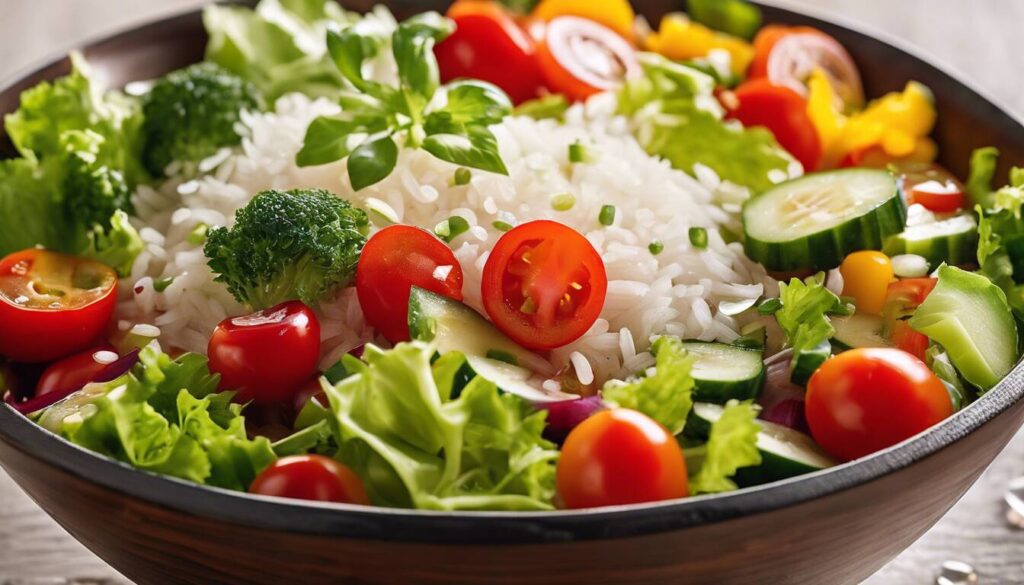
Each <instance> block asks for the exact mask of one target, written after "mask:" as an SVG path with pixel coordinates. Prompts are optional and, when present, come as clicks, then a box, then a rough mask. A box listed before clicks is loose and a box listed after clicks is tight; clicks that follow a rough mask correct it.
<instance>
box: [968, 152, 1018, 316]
mask: <svg viewBox="0 0 1024 585" xmlns="http://www.w3.org/2000/svg"><path fill="white" fill-rule="evenodd" d="M997 155H998V152H997V151H996V149H994V148H991V147H989V148H981V149H978V150H976V151H975V152H974V155H973V156H972V158H971V178H972V179H971V181H969V184H970V183H973V184H974V185H973V187H971V188H972V189H974V192H973V193H972V195H971V197H972V199H974V200H975V201H984V202H985V204H984V205H982V204H978V205H976V206H975V211H976V212H977V214H978V265H979V266H980V267H981V270H980V271H981V273H982V274H984V275H985V276H987V277H988V278H989V280H991V281H992V282H993V283H995V284H996V285H997V286H999V288H1001V289H1002V290H1003V292H1004V293H1005V294H1006V299H1007V302H1008V303H1009V305H1010V308H1011V309H1013V312H1014V314H1015V315H1016V316H1017V318H1018V319H1024V218H1022V215H1021V208H1022V206H1024V169H1020V168H1013V169H1011V170H1010V184H1009V185H1006V186H1005V187H1002V188H1001V189H998V190H996V191H993V190H992V187H991V181H992V175H993V174H994V172H995V167H996V162H997V161H996V156H997Z"/></svg>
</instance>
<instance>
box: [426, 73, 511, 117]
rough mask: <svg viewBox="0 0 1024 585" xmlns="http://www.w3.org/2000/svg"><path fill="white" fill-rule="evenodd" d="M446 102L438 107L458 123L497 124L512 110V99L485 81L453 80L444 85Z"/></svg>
mask: <svg viewBox="0 0 1024 585" xmlns="http://www.w3.org/2000/svg"><path fill="white" fill-rule="evenodd" d="M445 89H446V90H447V92H448V103H447V104H445V106H444V107H443V108H441V109H440V111H441V112H445V113H447V114H448V115H449V116H450V117H451V120H452V121H453V122H455V123H459V124H468V123H477V124H486V125H490V124H497V123H498V122H500V121H501V120H502V118H504V117H505V116H507V115H509V114H510V113H511V112H512V101H511V100H510V99H509V98H508V95H506V94H505V92H503V91H502V90H501V89H499V88H498V87H497V86H496V85H493V84H490V83H487V82H486V81H477V80H472V79H470V80H464V81H455V82H453V83H449V84H448V85H446V86H445Z"/></svg>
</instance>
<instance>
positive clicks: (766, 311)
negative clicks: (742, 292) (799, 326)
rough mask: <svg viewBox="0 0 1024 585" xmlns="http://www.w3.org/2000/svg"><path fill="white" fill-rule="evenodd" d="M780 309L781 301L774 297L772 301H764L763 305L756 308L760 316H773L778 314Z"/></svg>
mask: <svg viewBox="0 0 1024 585" xmlns="http://www.w3.org/2000/svg"><path fill="white" fill-rule="evenodd" d="M781 308H782V299H780V298H778V297H775V298H773V299H765V301H764V302H763V303H761V304H760V305H758V306H757V312H758V313H760V314H762V315H774V314H775V313H778V312H779V309H781Z"/></svg>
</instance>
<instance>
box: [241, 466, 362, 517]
mask: <svg viewBox="0 0 1024 585" xmlns="http://www.w3.org/2000/svg"><path fill="white" fill-rule="evenodd" d="M249 493H252V494H259V495H261V496H274V497H278V498H293V499H298V500H312V501H317V502H337V503H342V504H360V505H364V506H368V505H370V498H369V497H368V496H367V495H366V488H365V487H364V486H363V482H362V480H360V479H359V476H357V475H356V474H355V473H354V472H353V471H352V470H351V469H349V468H348V467H346V466H344V465H342V464H341V463H338V462H337V461H335V460H334V459H331V458H329V457H324V456H322V455H295V456H292V457H282V458H281V459H278V460H277V461H275V462H273V463H271V464H270V466H269V467H267V468H266V469H264V470H263V472H262V473H260V474H259V475H258V476H256V479H254V480H253V482H252V485H251V486H249Z"/></svg>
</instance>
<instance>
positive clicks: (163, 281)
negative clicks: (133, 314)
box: [153, 276, 174, 293]
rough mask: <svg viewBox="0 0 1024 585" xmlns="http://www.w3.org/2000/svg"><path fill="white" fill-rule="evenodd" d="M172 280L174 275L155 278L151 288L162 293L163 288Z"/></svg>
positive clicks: (165, 288) (169, 284)
mask: <svg viewBox="0 0 1024 585" xmlns="http://www.w3.org/2000/svg"><path fill="white" fill-rule="evenodd" d="M172 282H174V277H173V276H167V277H164V278H160V279H157V280H156V281H155V282H154V283H153V290H155V291H156V292H159V293H162V292H164V291H165V290H167V287H169V286H171V283H172Z"/></svg>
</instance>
